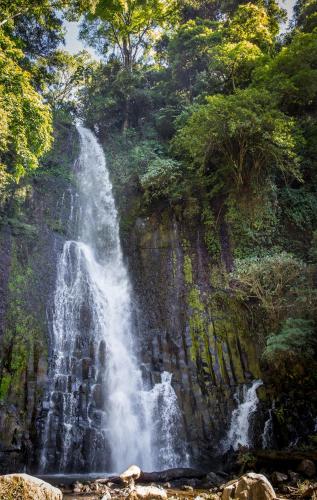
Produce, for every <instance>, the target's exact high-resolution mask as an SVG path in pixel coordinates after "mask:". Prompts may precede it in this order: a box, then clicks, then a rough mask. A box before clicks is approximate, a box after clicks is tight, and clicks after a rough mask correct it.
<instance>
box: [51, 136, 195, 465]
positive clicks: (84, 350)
mask: <svg viewBox="0 0 317 500" xmlns="http://www.w3.org/2000/svg"><path fill="white" fill-rule="evenodd" d="M78 131H79V134H80V138H81V153H80V158H79V161H78V166H77V172H76V176H77V183H78V195H77V202H76V205H75V206H74V208H72V210H71V214H72V218H73V225H74V226H76V227H77V229H76V237H75V238H74V239H72V240H69V241H66V242H65V243H64V247H63V251H62V253H61V256H60V259H59V263H58V269H57V282H56V290H55V297H54V307H53V319H52V328H51V330H52V335H51V337H52V338H51V343H52V352H53V355H52V362H51V367H50V374H49V375H50V376H49V379H50V386H49V391H48V395H47V401H46V407H47V417H46V424H45V429H44V431H43V451H42V456H41V470H42V471H46V472H94V471H121V470H123V469H124V468H125V467H127V466H129V465H130V464H131V463H136V464H138V465H139V466H140V467H141V468H143V469H144V470H154V468H162V467H172V466H176V465H179V466H180V465H185V464H184V460H186V459H185V452H184V447H183V445H178V441H177V428H178V426H181V425H182V422H181V415H180V411H179V407H178V405H177V397H176V394H175V392H174V389H173V387H172V384H171V379H172V377H171V375H170V374H168V373H167V372H164V373H163V374H162V381H161V383H159V384H156V385H155V386H154V387H152V388H150V389H148V390H145V388H144V385H143V381H142V376H141V371H140V369H139V365H140V363H139V361H138V359H137V356H136V346H135V341H134V338H133V337H134V336H133V321H132V317H131V316H132V313H131V310H132V307H131V287H130V283H129V279H128V275H127V270H126V268H125V266H124V263H123V259H122V252H121V246H120V239H119V224H118V217H117V211H116V207H115V203H114V198H113V195H112V187H111V183H110V180H109V175H108V171H107V169H106V162H105V157H104V153H103V150H102V148H101V146H100V145H99V144H98V142H97V139H96V138H95V136H94V134H93V133H92V132H90V131H89V130H87V129H85V128H83V127H78ZM70 223H72V220H70ZM162 433H163V439H161V440H158V436H159V435H161V436H162ZM177 446H179V449H178V448H177Z"/></svg>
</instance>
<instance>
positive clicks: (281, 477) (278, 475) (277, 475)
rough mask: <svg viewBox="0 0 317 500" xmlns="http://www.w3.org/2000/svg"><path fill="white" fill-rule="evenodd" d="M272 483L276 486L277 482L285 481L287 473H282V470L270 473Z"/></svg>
mask: <svg viewBox="0 0 317 500" xmlns="http://www.w3.org/2000/svg"><path fill="white" fill-rule="evenodd" d="M271 480H272V483H273V484H274V485H275V486H277V485H279V484H282V483H285V481H287V475H286V474H282V472H273V473H272V474H271Z"/></svg>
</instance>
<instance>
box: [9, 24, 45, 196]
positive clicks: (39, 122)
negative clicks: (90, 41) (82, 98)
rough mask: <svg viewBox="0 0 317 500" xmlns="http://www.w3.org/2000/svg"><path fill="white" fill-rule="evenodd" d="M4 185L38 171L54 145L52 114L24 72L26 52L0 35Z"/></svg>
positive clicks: (28, 74) (28, 75) (29, 77)
mask: <svg viewBox="0 0 317 500" xmlns="http://www.w3.org/2000/svg"><path fill="white" fill-rule="evenodd" d="M0 48H1V52H0V116H1V124H0V181H1V180H2V186H1V183H0V194H1V189H2V190H3V189H4V187H5V184H6V183H8V182H10V181H18V180H19V179H20V177H22V176H23V175H25V174H26V173H28V172H30V171H31V170H33V169H35V168H37V167H38V161H39V158H40V157H41V156H42V155H43V154H44V153H45V152H46V151H48V149H49V148H50V145H51V141H52V136H51V133H52V124H51V113H50V108H49V106H48V105H46V104H44V103H43V99H42V97H41V96H40V94H39V93H38V92H36V90H35V89H34V88H33V86H32V83H31V74H30V73H28V72H27V71H25V70H23V69H22V68H21V66H20V62H21V60H22V58H23V54H22V52H21V51H20V50H19V49H18V48H17V47H16V45H15V44H14V43H13V42H12V41H11V40H10V39H9V38H8V37H7V36H6V35H5V34H4V33H3V32H2V31H0Z"/></svg>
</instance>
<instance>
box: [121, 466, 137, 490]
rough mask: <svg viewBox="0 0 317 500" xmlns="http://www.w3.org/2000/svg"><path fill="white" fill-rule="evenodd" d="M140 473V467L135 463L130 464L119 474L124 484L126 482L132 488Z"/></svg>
mask: <svg viewBox="0 0 317 500" xmlns="http://www.w3.org/2000/svg"><path fill="white" fill-rule="evenodd" d="M140 475H141V469H140V467H138V466H137V465H131V466H130V467H129V468H128V469H127V470H125V471H124V472H122V474H120V479H121V481H123V482H124V483H125V484H128V485H129V486H130V488H133V486H134V483H135V481H136V480H137V479H139V477H140Z"/></svg>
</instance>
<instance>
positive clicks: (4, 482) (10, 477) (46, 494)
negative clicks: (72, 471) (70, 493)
mask: <svg viewBox="0 0 317 500" xmlns="http://www.w3.org/2000/svg"><path fill="white" fill-rule="evenodd" d="M0 498H1V499H6V498H7V499H9V498H12V499H13V498H16V499H19V500H62V498H63V495H62V492H61V490H59V489H58V488H55V487H54V486H51V485H50V484H48V483H46V482H45V481H43V480H42V479H38V478H37V477H33V476H29V475H28V474H6V475H5V476H0Z"/></svg>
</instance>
